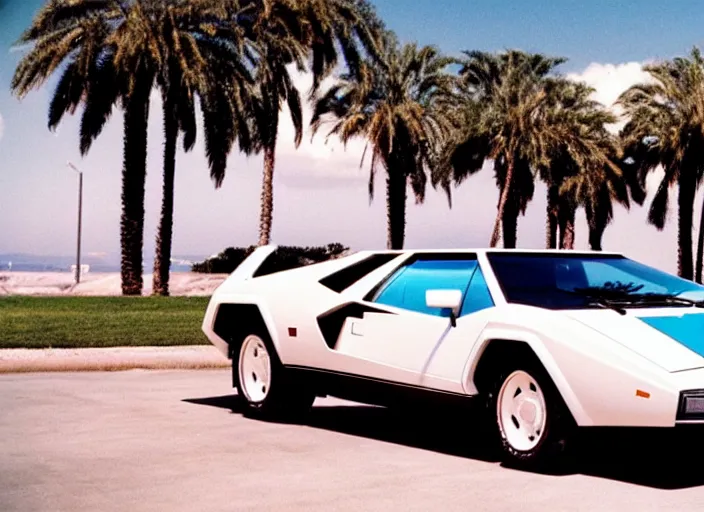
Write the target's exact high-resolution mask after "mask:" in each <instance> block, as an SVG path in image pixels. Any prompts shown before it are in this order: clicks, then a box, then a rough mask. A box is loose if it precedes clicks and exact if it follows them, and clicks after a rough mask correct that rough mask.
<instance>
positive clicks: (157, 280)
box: [152, 99, 178, 297]
mask: <svg viewBox="0 0 704 512" xmlns="http://www.w3.org/2000/svg"><path fill="white" fill-rule="evenodd" d="M163 109H164V183H163V192H162V194H163V195H162V199H161V201H162V202H161V220H160V222H159V230H158V232H157V237H156V254H155V257H154V276H153V279H152V294H153V295H162V296H165V297H166V296H168V295H169V270H170V268H171V242H172V235H173V221H174V174H175V171H176V143H177V140H178V116H177V112H176V103H175V102H174V101H170V100H168V99H165V100H164V106H163Z"/></svg>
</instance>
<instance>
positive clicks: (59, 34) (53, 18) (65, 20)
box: [12, 0, 157, 295]
mask: <svg viewBox="0 0 704 512" xmlns="http://www.w3.org/2000/svg"><path fill="white" fill-rule="evenodd" d="M146 18H147V15H146V13H145V9H144V8H143V6H142V4H141V3H140V2H130V3H128V2H115V1H107V0H95V1H88V0H77V1H73V2H66V1H61V0H51V1H50V2H48V3H47V4H46V5H45V6H44V7H43V8H42V9H41V11H40V12H39V13H38V14H37V16H36V17H35V18H34V20H33V22H32V24H31V26H30V27H29V28H28V29H27V30H26V31H25V33H24V34H23V35H22V37H21V39H20V42H22V43H33V47H32V49H31V50H30V51H29V53H28V54H27V55H26V56H25V57H24V58H23V59H22V61H21V62H20V64H19V65H18V67H17V69H16V71H15V75H14V77H13V81H12V89H13V91H14V92H15V93H16V94H17V95H18V96H20V97H23V96H24V95H26V94H27V93H28V92H29V90H30V89H32V88H33V87H38V86H40V85H41V84H43V83H44V82H45V81H46V79H47V78H48V77H49V76H50V75H52V74H53V73H54V71H56V70H57V69H58V68H59V66H60V65H61V64H62V63H65V68H64V71H63V74H62V75H61V78H60V79H59V82H58V85H57V87H56V90H55V92H54V97H53V99H52V102H51V105H50V109H49V127H50V128H55V127H56V126H57V125H58V123H59V122H60V120H61V118H62V116H63V114H64V113H66V112H71V113H73V112H74V111H75V110H76V108H77V107H78V105H79V104H80V103H84V104H85V109H84V113H83V118H82V123H81V130H80V131H81V133H80V149H81V153H82V154H85V153H87V151H88V150H89V148H90V145H91V142H92V140H93V139H94V138H95V137H97V136H98V134H99V133H100V132H101V131H102V128H103V126H104V124H105V122H106V121H107V119H108V118H109V116H110V114H111V111H112V107H113V104H115V103H116V102H117V101H118V99H119V101H120V102H121V104H122V108H123V110H124V149H123V170H122V218H121V242H122V265H121V267H122V292H123V294H125V295H136V294H141V290H142V241H143V226H144V181H145V175H146V153H147V116H148V112H149V94H150V92H151V89H152V86H153V83H154V78H155V75H156V71H157V69H156V60H157V59H156V58H155V57H156V56H155V54H154V52H153V51H151V48H152V43H153V42H154V41H153V36H152V34H151V33H150V31H149V30H148V29H147V27H148V23H147V20H146Z"/></svg>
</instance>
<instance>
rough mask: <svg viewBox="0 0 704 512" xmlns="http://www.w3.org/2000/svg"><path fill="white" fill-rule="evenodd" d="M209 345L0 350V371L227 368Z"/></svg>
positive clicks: (219, 355) (228, 365)
mask: <svg viewBox="0 0 704 512" xmlns="http://www.w3.org/2000/svg"><path fill="white" fill-rule="evenodd" d="M230 366H231V362H230V361H229V360H228V359H227V358H226V357H225V356H223V355H222V353H220V352H219V351H218V350H217V348H215V347H213V346H205V345H196V346H185V347H110V348H79V349H62V348H49V349H26V348H11V349H2V350H0V374H2V373H28V372H85V371H122V370H138V369H140V370H203V369H216V368H217V369H219V368H230Z"/></svg>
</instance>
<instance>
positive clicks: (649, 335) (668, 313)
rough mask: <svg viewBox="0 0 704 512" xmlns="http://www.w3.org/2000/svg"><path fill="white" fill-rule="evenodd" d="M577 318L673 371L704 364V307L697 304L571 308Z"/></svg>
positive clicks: (574, 317)
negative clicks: (622, 308)
mask: <svg viewBox="0 0 704 512" xmlns="http://www.w3.org/2000/svg"><path fill="white" fill-rule="evenodd" d="M567 314H568V315H569V316H570V317H572V318H573V319H574V320H577V321H579V322H580V323H582V324H585V325H587V326H588V327H591V328H592V329H594V330H596V331H598V332H600V333H601V334H603V335H604V336H607V337H609V338H611V339H613V340H614V341H616V342H618V343H620V344H622V345H624V346H626V347H628V348H629V349H631V350H633V351H634V352H636V353H638V354H640V355H641V356H643V357H645V358H646V359H648V360H650V361H652V362H653V363H655V364H657V365H659V366H661V367H662V368H664V369H666V370H667V371H670V372H677V371H683V370H691V369H694V368H702V367H704V310H701V309H694V308H682V307H674V308H648V309H637V308H634V309H629V310H628V311H627V314H625V315H620V314H618V313H617V312H615V311H611V310H581V311H570V312H567Z"/></svg>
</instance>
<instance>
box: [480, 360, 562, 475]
mask: <svg viewBox="0 0 704 512" xmlns="http://www.w3.org/2000/svg"><path fill="white" fill-rule="evenodd" d="M491 410H493V412H494V414H495V421H496V423H495V426H496V429H497V431H498V432H497V433H498V437H499V440H500V444H501V449H502V451H503V455H504V460H505V462H507V463H509V464H510V465H514V466H520V467H526V468H532V469H546V468H548V467H554V466H556V465H558V463H559V462H564V459H563V457H564V455H565V448H566V446H567V443H568V441H569V438H570V437H571V434H572V432H573V420H572V417H571V415H570V413H569V410H568V409H567V407H566V405H565V403H564V401H563V400H562V397H561V396H560V394H559V391H558V390H557V389H556V388H555V386H554V384H553V383H552V380H551V379H550V377H549V376H548V375H547V372H545V370H544V369H543V368H542V367H541V366H540V365H538V364H525V363H524V364H515V365H508V366H507V367H505V369H504V370H503V371H501V372H499V375H498V376H497V379H496V380H495V386H494V389H493V392H492V394H491V400H490V411H491Z"/></svg>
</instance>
